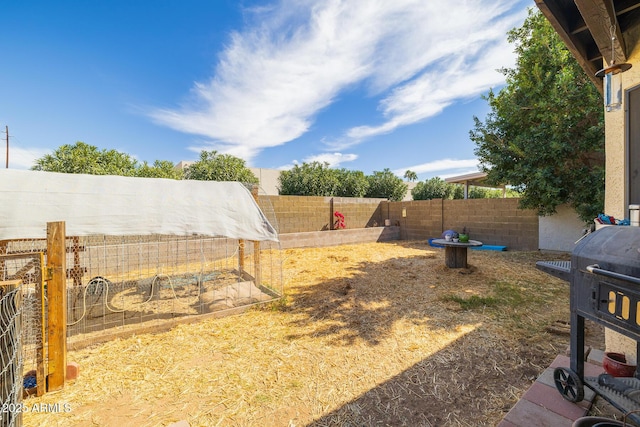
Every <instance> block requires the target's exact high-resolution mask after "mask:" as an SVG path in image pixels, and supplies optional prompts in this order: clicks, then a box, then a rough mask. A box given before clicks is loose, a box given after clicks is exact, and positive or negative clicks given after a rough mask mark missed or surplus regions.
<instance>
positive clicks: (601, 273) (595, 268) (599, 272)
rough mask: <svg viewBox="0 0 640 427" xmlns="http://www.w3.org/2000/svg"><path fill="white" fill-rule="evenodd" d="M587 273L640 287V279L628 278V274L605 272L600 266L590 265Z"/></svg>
mask: <svg viewBox="0 0 640 427" xmlns="http://www.w3.org/2000/svg"><path fill="white" fill-rule="evenodd" d="M587 271H588V272H589V273H593V274H597V275H598V276H605V277H611V278H613V279H618V280H624V281H625V282H631V283H633V284H634V285H640V278H638V277H633V276H627V275H626V274H620V273H616V272H615V271H609V270H603V269H601V268H600V266H599V265H598V264H593V265H588V266H587Z"/></svg>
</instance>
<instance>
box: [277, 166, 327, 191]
mask: <svg viewBox="0 0 640 427" xmlns="http://www.w3.org/2000/svg"><path fill="white" fill-rule="evenodd" d="M278 181H279V184H280V185H279V188H278V192H279V193H280V194H281V195H289V196H335V195H336V192H337V189H338V187H339V186H340V182H339V178H338V173H337V171H336V170H335V169H331V168H330V167H329V163H327V162H324V163H320V162H311V163H303V164H302V166H300V165H295V166H294V167H293V168H292V169H290V170H288V171H287V170H285V171H282V172H280V176H279V177H278Z"/></svg>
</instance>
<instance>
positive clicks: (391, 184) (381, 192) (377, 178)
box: [366, 168, 409, 202]
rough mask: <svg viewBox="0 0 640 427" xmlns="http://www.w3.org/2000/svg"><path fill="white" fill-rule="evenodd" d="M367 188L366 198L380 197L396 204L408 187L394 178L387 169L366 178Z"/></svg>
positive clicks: (398, 178)
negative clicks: (367, 181)
mask: <svg viewBox="0 0 640 427" xmlns="http://www.w3.org/2000/svg"><path fill="white" fill-rule="evenodd" d="M367 179H368V180H369V188H368V190H367V194H366V197H380V198H385V199H389V200H392V201H395V202H398V201H400V200H402V199H404V196H405V195H406V194H407V189H408V187H409V186H408V185H407V184H405V183H404V182H402V178H400V177H398V176H396V175H395V174H394V173H393V172H391V170H389V168H386V169H384V170H383V171H382V172H380V171H375V172H373V175H369V176H368V177H367Z"/></svg>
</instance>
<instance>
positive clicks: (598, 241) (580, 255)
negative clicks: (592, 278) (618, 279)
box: [571, 226, 640, 277]
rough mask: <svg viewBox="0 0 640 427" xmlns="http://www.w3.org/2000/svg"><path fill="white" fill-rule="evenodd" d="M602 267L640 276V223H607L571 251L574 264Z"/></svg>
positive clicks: (577, 267) (572, 265)
mask: <svg viewBox="0 0 640 427" xmlns="http://www.w3.org/2000/svg"><path fill="white" fill-rule="evenodd" d="M594 264H597V265H598V266H599V268H600V269H602V270H609V271H615V272H616V273H619V274H625V275H628V276H634V277H640V227H628V226H611V227H603V228H601V229H599V230H596V231H594V232H593V233H590V234H589V235H588V236H587V237H585V238H584V239H582V240H581V241H580V242H579V243H578V245H577V246H576V248H575V249H574V250H573V253H572V255H571V268H572V269H577V270H580V271H585V270H586V269H587V267H588V266H591V265H594Z"/></svg>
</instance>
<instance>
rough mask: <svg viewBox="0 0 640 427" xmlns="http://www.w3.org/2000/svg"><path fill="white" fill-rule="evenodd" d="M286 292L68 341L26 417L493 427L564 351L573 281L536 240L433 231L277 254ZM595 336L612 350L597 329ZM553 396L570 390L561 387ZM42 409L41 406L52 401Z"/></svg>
mask: <svg viewBox="0 0 640 427" xmlns="http://www.w3.org/2000/svg"><path fill="white" fill-rule="evenodd" d="M282 257H283V275H284V279H285V293H286V297H285V298H284V299H283V300H282V301H279V302H277V303H272V304H269V305H267V306H262V307H259V308H254V309H251V310H249V311H247V312H245V313H243V314H240V315H236V316H230V317H225V318H220V319H208V320H204V321H202V322H198V323H195V324H190V325H180V326H177V327H175V328H174V329H172V330H171V331H168V332H165V333H161V334H155V335H149V334H147V335H138V336H134V337H131V338H126V339H116V340H113V341H110V342H108V343H105V344H101V345H96V346H93V347H90V348H85V349H82V350H79V351H73V352H70V353H69V355H68V360H69V361H74V362H77V363H79V365H80V376H79V378H78V379H77V380H75V381H73V382H70V383H68V384H67V386H66V387H65V388H64V389H63V390H61V391H58V392H53V393H48V394H46V395H45V396H42V397H40V398H28V399H26V400H25V401H24V404H25V408H26V409H25V412H26V413H25V414H24V425H25V426H36V425H37V426H108V427H110V426H113V427H122V426H166V425H169V424H171V423H172V422H176V421H179V420H186V421H187V422H188V423H189V425H190V426H192V427H193V426H288V427H293V426H314V427H322V426H495V425H496V424H498V423H499V422H500V420H501V419H502V418H503V417H504V415H505V414H506V413H507V412H508V411H509V409H510V408H511V407H512V406H513V405H514V404H515V403H516V402H517V400H518V399H519V398H520V397H521V395H522V394H523V393H524V392H525V391H526V390H527V389H528V387H529V386H530V385H531V384H532V382H533V381H535V379H536V378H537V377H538V375H539V374H540V373H541V372H542V371H544V369H545V368H546V367H547V366H548V365H549V363H550V362H551V361H552V360H553V359H554V358H555V357H556V356H557V355H558V354H561V353H564V352H565V351H566V349H567V346H568V342H569V335H568V333H563V331H558V330H555V329H554V328H552V326H553V325H554V324H557V322H558V321H561V322H567V321H568V320H569V286H568V284H567V283H565V282H562V281H560V280H557V279H554V278H552V277H551V276H549V275H547V274H545V273H543V272H540V271H538V270H537V269H536V268H535V261H537V260H542V259H558V256H557V255H547V254H543V253H539V252H530V253H522V252H496V251H475V250H474V251H470V253H469V268H468V269H448V268H446V267H445V266H444V254H443V251H442V250H440V249H436V248H432V247H430V246H428V245H427V244H426V243H425V242H396V243H371V244H363V245H350V246H339V247H330V248H308V249H291V250H286V251H283V252H282ZM586 340H587V343H588V344H591V345H592V346H594V347H595V348H603V336H602V332H601V330H600V329H599V328H597V327H594V326H591V327H589V328H588V329H587V337H586ZM558 399H561V397H560V395H559V394H558ZM34 408H35V409H41V408H45V409H47V411H45V412H42V411H40V412H36V411H35V410H34Z"/></svg>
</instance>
